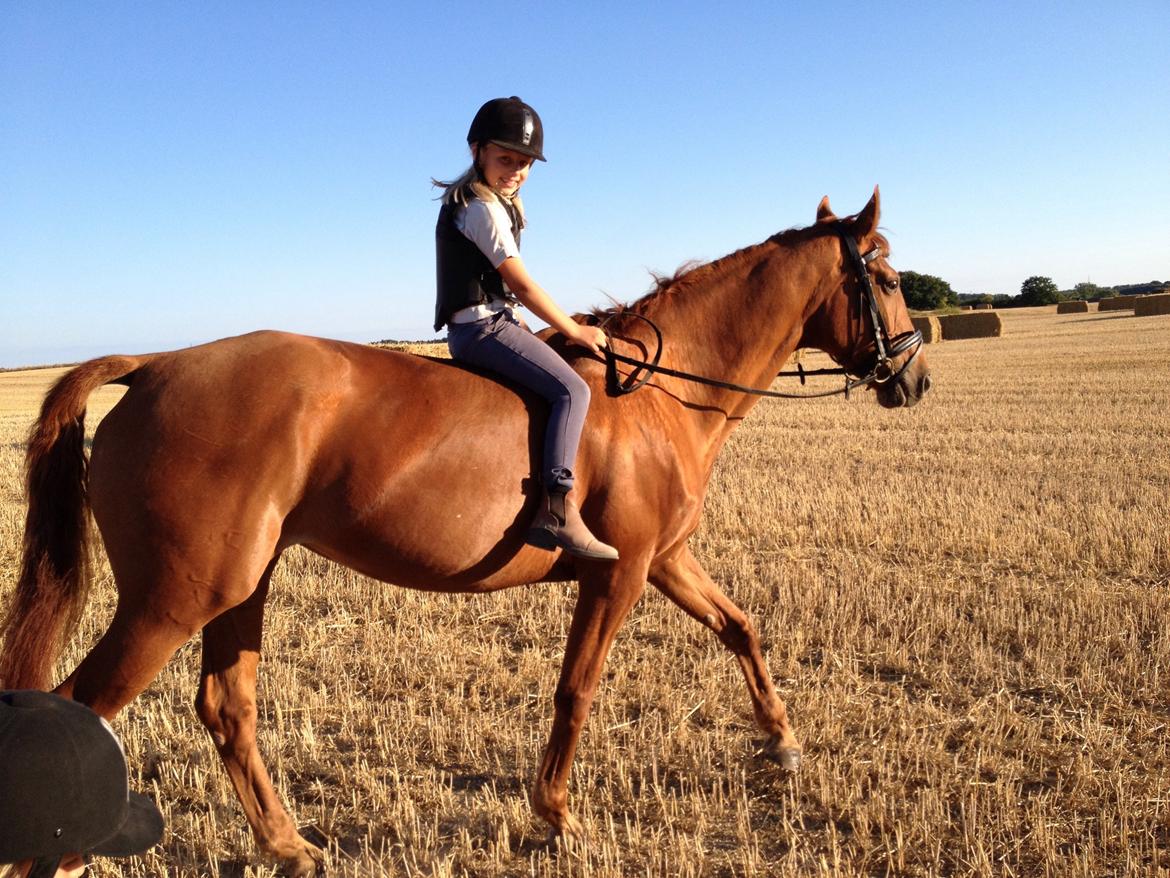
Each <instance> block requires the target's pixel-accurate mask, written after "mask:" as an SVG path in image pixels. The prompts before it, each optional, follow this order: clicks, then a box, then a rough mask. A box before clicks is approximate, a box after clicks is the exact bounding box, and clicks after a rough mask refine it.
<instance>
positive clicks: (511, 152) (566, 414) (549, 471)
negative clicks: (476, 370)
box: [432, 97, 618, 560]
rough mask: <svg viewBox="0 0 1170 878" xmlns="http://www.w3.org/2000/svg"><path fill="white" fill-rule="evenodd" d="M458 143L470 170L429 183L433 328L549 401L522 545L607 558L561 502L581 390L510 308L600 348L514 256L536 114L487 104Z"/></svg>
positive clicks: (469, 359) (585, 398) (537, 150)
mask: <svg viewBox="0 0 1170 878" xmlns="http://www.w3.org/2000/svg"><path fill="white" fill-rule="evenodd" d="M467 143H468V145H469V146H470V147H471V158H472V164H471V167H470V168H468V170H467V171H466V172H465V173H464V174H463V175H462V176H461V177H459V178H458V179H456V180H454V181H452V182H450V183H441V182H439V181H437V180H436V181H432V182H434V183H435V185H436V186H441V187H442V188H443V195H442V202H443V204H442V207H441V208H440V210H439V222H438V225H437V226H436V228H435V250H436V261H437V268H438V296H437V300H436V303H435V331H436V332H438V331H439V330H441V329H442V328H443V327H444V326H446V327H447V347H448V348H449V349H450V351H451V356H452V357H454V358H455V359H456V360H459V361H461V362H464V363H468V364H471V365H474V366H478V367H480V368H483V369H487V370H489V371H491V372H495V373H497V374H499V375H502V376H504V377H505V378H508V379H509V380H511V381H514V382H515V383H517V384H519V385H521V386H523V387H527V388H528V389H529V390H532V391H534V392H535V393H537V394H539V395H540V396H541V397H543V398H544V399H545V400H547V401H548V403H549V406H550V411H549V419H548V425H547V428H546V431H545V440H544V453H543V462H542V467H541V473H540V476H541V487H542V492H541V501H540V507H539V509H538V512H537V515H536V518H535V520H534V521H533V522H532V525H531V527H530V528H529V530H528V534H527V537H526V542H528V543H529V544H531V545H534V546H539V547H540V548H543V549H550V550H551V549H555V548H557V547H560V548H562V549H564V550H565V551H566V552H568V553H569V554H571V555H576V556H578V557H582V558H594V559H602V560H613V559H615V558H617V556H618V553H617V550H616V549H614V548H613V547H612V546H608V545H606V544H605V543H603V542H601V541H600V540H598V539H597V538H596V537H594V536H593V534H592V533H590V532H589V528H587V527H586V526H585V522H583V521H582V520H581V513H580V512H579V511H578V509H577V506H576V504H575V503H574V502H573V501H572V500H570V499H569V497H568V494H569V492H570V491H571V490H572V488H573V464H574V461H575V459H576V456H577V444H578V442H579V440H580V437H581V428H582V427H583V426H584V423H585V413H586V412H587V411H588V409H589V387H588V385H587V384H586V383H585V382H584V380H582V378H581V377H580V376H579V375H578V374H577V373H576V372H574V371H573V370H572V368H570V366H569V364H568V363H566V362H565V361H564V359H562V358H561V357H560V356H559V355H558V354H557V352H556V351H554V350H553V349H552V348H550V347H549V346H548V345H547V344H545V343H544V342H543V341H541V340H540V339H539V338H537V337H536V336H535V335H533V334H532V333H531V332H529V331H528V329H527V327H525V326H524V324H523V323H521V322H520V320H518V319H517V318H516V316H515V314H514V313H513V312H514V309H515V307H516V305H517V304H521V305H524V306H525V307H527V308H528V309H529V310H530V311H532V313H534V314H535V315H536V316H537V317H540V318H541V319H542V320H544V321H545V322H547V323H548V324H549V325H550V326H552V327H553V329H555V330H557V331H558V332H559V333H561V334H562V335H563V336H565V338H567V339H568V340H569V341H571V342H573V343H574V344H578V345H581V346H583V347H586V348H588V349H589V350H591V351H598V350H600V348H601V346H602V345H604V344H605V340H606V339H605V333H603V332H602V331H601V330H600V329H599V328H598V327H596V326H582V325H581V324H579V323H575V322H573V321H572V320H571V319H569V317H568V315H567V314H565V312H564V311H562V310H561V309H560V308H559V307H558V306H557V304H556V302H554V301H553V300H552V298H551V297H550V296H549V294H548V293H546V292H545V291H544V290H543V289H542V288H541V287H540V285H539V284H537V283H536V281H534V280H533V279H532V276H531V275H530V274H529V273H528V270H527V269H526V268H525V267H524V263H523V261H521V259H520V231H521V229H523V228H524V225H525V222H524V206H523V204H522V202H521V201H520V195H519V192H520V187H521V186H522V185H523V184H524V181H525V180H526V179H527V178H528V172H529V171H530V170H531V168H532V162H533V159H538V160H540V161H542V162H543V161H545V158H544V154H543V148H544V129H543V127H542V125H541V123H540V117H539V116H538V115H536V111H535V110H534V109H532V107H530V106H529V105H528V104H526V103H524V102H523V101H522V100H520V98H518V97H510V98H496V99H494V100H490V101H488V102H487V103H486V104H484V105H483V106H482V107H480V108H479V112H477V113H476V114H475V118H474V119H473V120H472V122H471V129H470V130H469V131H468V132H467Z"/></svg>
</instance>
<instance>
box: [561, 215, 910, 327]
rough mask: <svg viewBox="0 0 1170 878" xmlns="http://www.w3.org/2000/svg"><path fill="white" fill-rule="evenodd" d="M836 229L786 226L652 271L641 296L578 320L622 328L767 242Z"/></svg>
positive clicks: (784, 243)
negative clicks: (716, 253)
mask: <svg viewBox="0 0 1170 878" xmlns="http://www.w3.org/2000/svg"><path fill="white" fill-rule="evenodd" d="M833 231H834V230H833V227H832V225H830V224H828V223H814V224H813V225H811V226H803V227H799V228H791V229H785V230H784V231H782V232H777V233H776V234H775V235H772V237H770V238H768V239H766V240H764V241H761V242H760V243H758V244H749V245H748V246H747V247H743V248H741V249H739V250H736V251H735V252H733V253H729V254H728V255H726V256H721V257H719V258H718V259H715V260H712V261H711V262H699V261H695V260H691V261H688V262H684V263H683V264H682V265H681V266H679V268H678V269H677V270H676V271H675V272H674V274H670V275H663V274H658V273H657V272H651V273H650V274H651V277H652V278H653V283H652V284H651V286H650V289H649V290H648V291H647V292H646V293H645V294H644V295H643V296H642V297H641V298H639V299H636V300H634V301H633V302H630V303H628V304H621V303H617V304H614V305H612V306H611V307H609V308H594V309H593V310H592V311H590V312H589V314H586V315H580V316H579V317H578V319H579V320H581V321H582V322H584V323H589V324H594V325H596V324H599V323H601V322H603V321H604V322H605V323H606V328H607V329H612V330H617V329H621V328H623V327H625V326H626V324H628V323H629V322H630V321H629V320H628V319H623V318H624V317H625V316H626V315H627V314H641V315H645V316H649V315H650V314H651V313H653V311H654V310H655V308H657V307H658V306H660V305H661V304H662V303H663V302H664V301H666V300H668V299H671V298H674V297H676V296H679V295H682V294H684V293H686V291H688V290H690V289H693V288H695V287H701V286H703V285H704V284H705V283H706V282H707V281H708V280H710V279H711V278H712V277H714V276H718V275H721V274H723V273H724V272H726V271H727V270H729V269H733V268H735V267H737V266H739V265H741V264H742V263H744V262H746V261H747V260H748V259H749V258H750V257H751V256H752V255H754V254H755V253H756V251H758V250H759V249H760V248H761V247H764V246H765V245H767V244H778V245H779V246H781V247H792V246H795V245H796V244H799V243H802V242H804V241H808V240H811V239H813V238H817V237H820V236H822V235H825V234H829V233H832V232H833ZM877 237H878V238H879V239H880V240H881V242H882V245H883V246H884V247H885V248H886V250H887V252H888V250H889V246H888V244H886V241H885V238H882V237H881V236H880V235H879V236H877Z"/></svg>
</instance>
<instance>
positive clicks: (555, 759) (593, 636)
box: [532, 558, 646, 839]
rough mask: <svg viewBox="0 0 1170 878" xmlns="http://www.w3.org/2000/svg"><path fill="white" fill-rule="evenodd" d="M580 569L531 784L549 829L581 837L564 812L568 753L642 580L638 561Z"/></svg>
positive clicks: (570, 757) (534, 805) (643, 571)
mask: <svg viewBox="0 0 1170 878" xmlns="http://www.w3.org/2000/svg"><path fill="white" fill-rule="evenodd" d="M580 569H581V570H582V576H581V578H580V592H579V594H578V596H577V606H576V609H574V610H573V622H572V625H571V627H570V628H569V639H568V643H567V644H566V646H565V660H564V663H563V664H562V665H561V678H560V681H559V682H558V683H557V689H556V694H555V695H554V696H553V703H554V706H555V710H556V713H555V716H554V718H553V726H552V732H551V733H550V734H549V738H548V746H547V747H545V751H544V759H543V760H541V763H540V773H539V774H538V775H537V776H536V782H535V783H534V784H533V788H532V808H533V810H534V811H536V813H537V814H539V815H540V816H541V817H543V818H544V819H545V820H547V821H548V822H549V823H550V824H552V828H553V832H554V833H558V834H560V835H564V836H568V837H570V838H575V839H580V838H582V837H583V834H584V832H583V829H582V826H581V823H580V822H579V821H578V820H577V818H576V817H574V816H573V815H572V814H571V813H570V812H569V793H568V784H569V769H570V767H571V766H572V764H573V754H574V753H575V752H576V750H577V740H578V739H579V738H580V736H581V729H582V728H583V727H584V725H585V720H586V718H588V716H589V708H590V707H591V706H592V704H593V696H594V695H595V694H596V692H597V682H598V680H599V679H600V678H601V669H602V667H603V666H604V665H605V658H606V656H607V655H608V654H609V647H610V645H611V644H612V643H613V638H614V635H616V634H617V631H618V628H620V627H621V624H622V622H624V621H625V619H626V616H627V615H629V612H630V608H631V607H633V606H634V604H635V603H636V602H637V600H638V597H639V596H640V595H641V594H642V589H643V588H644V587H645V584H646V566H645V563H644V562H642V563H641V564H637V563H630V562H627V561H626V560H625V559H624V558H623V559H622V560H621V561H619V562H616V563H614V564H594V563H590V564H582V565H581V568H580Z"/></svg>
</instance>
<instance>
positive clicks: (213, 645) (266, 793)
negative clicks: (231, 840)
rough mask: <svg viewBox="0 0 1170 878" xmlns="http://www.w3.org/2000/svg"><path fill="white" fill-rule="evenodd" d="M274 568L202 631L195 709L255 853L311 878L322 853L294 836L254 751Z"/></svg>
mask: <svg viewBox="0 0 1170 878" xmlns="http://www.w3.org/2000/svg"><path fill="white" fill-rule="evenodd" d="M275 565H276V558H273V559H272V561H271V562H270V563H269V565H268V568H267V569H266V570H265V571H264V576H263V577H262V578H261V580H260V585H259V587H258V588H257V589H256V591H255V592H253V593H252V595H251V597H249V598H248V599H247V600H246V601H244V602H243V603H242V604H240V605H238V606H236V607H233V608H232V609H230V610H227V611H226V612H224V613H223V614H221V615H220V616H217V617H216V618H215V619H213V620H212V621H210V622H208V623H207V625H206V626H204V628H203V667H202V671H201V679H200V682H199V695H198V697H197V698H196V701H195V707H196V710H197V712H198V714H199V718H200V719H201V720H202V721H203V725H205V726H206V727H207V731H208V732H210V733H211V738H212V740H213V741H214V742H215V747H216V749H217V750H218V751H219V755H220V758H221V759H222V760H223V764H224V767H225V768H226V769H227V773H228V776H229V777H231V781H232V785H233V786H234V787H235V790H236V795H237V796H239V799H240V804H241V805H242V806H243V808H244V813H245V814H246V815H247V818H248V823H249V824H250V825H251V827H252V832H253V834H254V835H255V837H256V843H257V845H258V846H259V847H260V849H261V851H263V852H264V853H265V854H267V855H269V856H272V857H275V858H277V859H279V860H280V861H281V864H282V866H283V869H284V872H285V873H286V874H288V875H296V876H302V875H313V874H315V873H316V872H317V871H318V868H319V867H322V866H323V865H324V859H325V857H324V854H323V853H322V852H321V851H320V849H318V848H317V847H316V846H314V845H312V844H310V843H309V842H307V841H305V839H303V838H302V837H301V835H300V833H298V832H297V828H296V825H295V824H294V823H293V821H292V818H291V817H289V815H288V812H287V811H286V810H285V808H284V806H283V805H282V804H281V802H280V798H279V796H278V795H277V793H276V790H275V789H274V788H273V786H272V781H271V780H270V779H269V777H268V772H267V770H266V769H265V768H264V763H263V761H262V760H261V758H260V750H259V748H258V747H257V746H256V666H257V664H258V663H259V661H260V636H261V629H262V627H263V624H264V600H265V598H266V597H267V596H268V581H269V579H270V577H271V576H272V570H273V568H274V567H275Z"/></svg>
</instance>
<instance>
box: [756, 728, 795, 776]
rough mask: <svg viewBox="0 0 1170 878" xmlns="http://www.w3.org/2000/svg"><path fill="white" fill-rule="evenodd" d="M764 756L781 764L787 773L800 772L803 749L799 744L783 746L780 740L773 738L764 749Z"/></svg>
mask: <svg viewBox="0 0 1170 878" xmlns="http://www.w3.org/2000/svg"><path fill="white" fill-rule="evenodd" d="M764 756H766V757H767V758H768V759H771V760H772V761H773V762H776V763H779V765H780V767H781V768H783V769H784V770H785V771H793V772H795V771H800V759H801V749H800V745H799V744H782V743H780V738H778V737H776V738H772V739H770V740H769V741H768V743H767V745H765V747H764Z"/></svg>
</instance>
